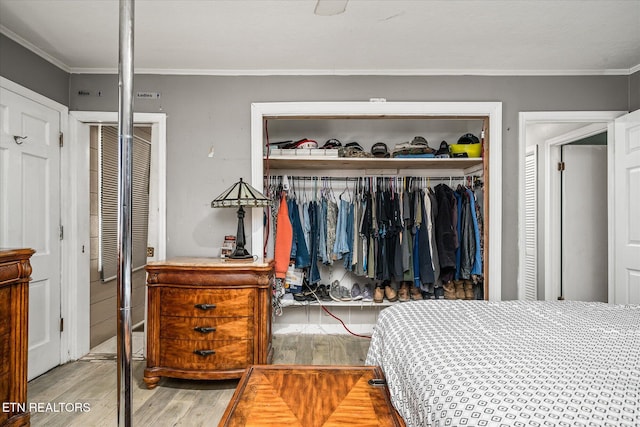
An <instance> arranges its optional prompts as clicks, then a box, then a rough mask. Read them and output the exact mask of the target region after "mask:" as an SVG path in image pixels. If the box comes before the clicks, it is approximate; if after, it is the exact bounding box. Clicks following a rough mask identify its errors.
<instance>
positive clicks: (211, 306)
mask: <svg viewBox="0 0 640 427" xmlns="http://www.w3.org/2000/svg"><path fill="white" fill-rule="evenodd" d="M195 307H196V308H199V309H200V310H213V309H214V308H216V305H215V304H196V305H195Z"/></svg>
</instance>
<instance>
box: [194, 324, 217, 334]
mask: <svg viewBox="0 0 640 427" xmlns="http://www.w3.org/2000/svg"><path fill="white" fill-rule="evenodd" d="M193 330H194V331H196V332H200V333H201V334H208V333H211V332H215V331H216V328H211V327H208V326H196V327H195V328H193Z"/></svg>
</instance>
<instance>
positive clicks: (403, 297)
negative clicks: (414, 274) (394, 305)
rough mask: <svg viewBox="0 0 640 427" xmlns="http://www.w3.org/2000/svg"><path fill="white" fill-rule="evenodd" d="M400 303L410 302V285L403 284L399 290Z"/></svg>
mask: <svg viewBox="0 0 640 427" xmlns="http://www.w3.org/2000/svg"><path fill="white" fill-rule="evenodd" d="M398 301H400V302H407V301H409V283H408V282H402V283H401V284H400V288H399V289H398Z"/></svg>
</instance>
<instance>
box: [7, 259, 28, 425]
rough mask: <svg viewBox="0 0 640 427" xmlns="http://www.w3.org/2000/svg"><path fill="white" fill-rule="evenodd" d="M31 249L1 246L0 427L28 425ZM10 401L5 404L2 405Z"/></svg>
mask: <svg viewBox="0 0 640 427" xmlns="http://www.w3.org/2000/svg"><path fill="white" fill-rule="evenodd" d="M34 252H35V251H34V250H33V249H1V248H0V402H2V403H3V406H2V407H1V408H0V426H3V427H4V426H28V425H29V424H30V422H29V419H30V416H29V412H28V411H26V410H24V411H22V410H21V409H26V408H20V406H22V405H23V404H26V403H27V353H28V341H29V339H28V335H27V326H28V320H29V315H28V314H29V278H30V276H31V264H30V263H29V259H30V258H31V255H33V254H34ZM7 404H9V406H8V407H5V406H6V405H7Z"/></svg>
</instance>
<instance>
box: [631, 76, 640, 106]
mask: <svg viewBox="0 0 640 427" xmlns="http://www.w3.org/2000/svg"><path fill="white" fill-rule="evenodd" d="M638 109H640V71H636V72H635V73H633V74H631V76H629V111H635V110H638Z"/></svg>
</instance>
